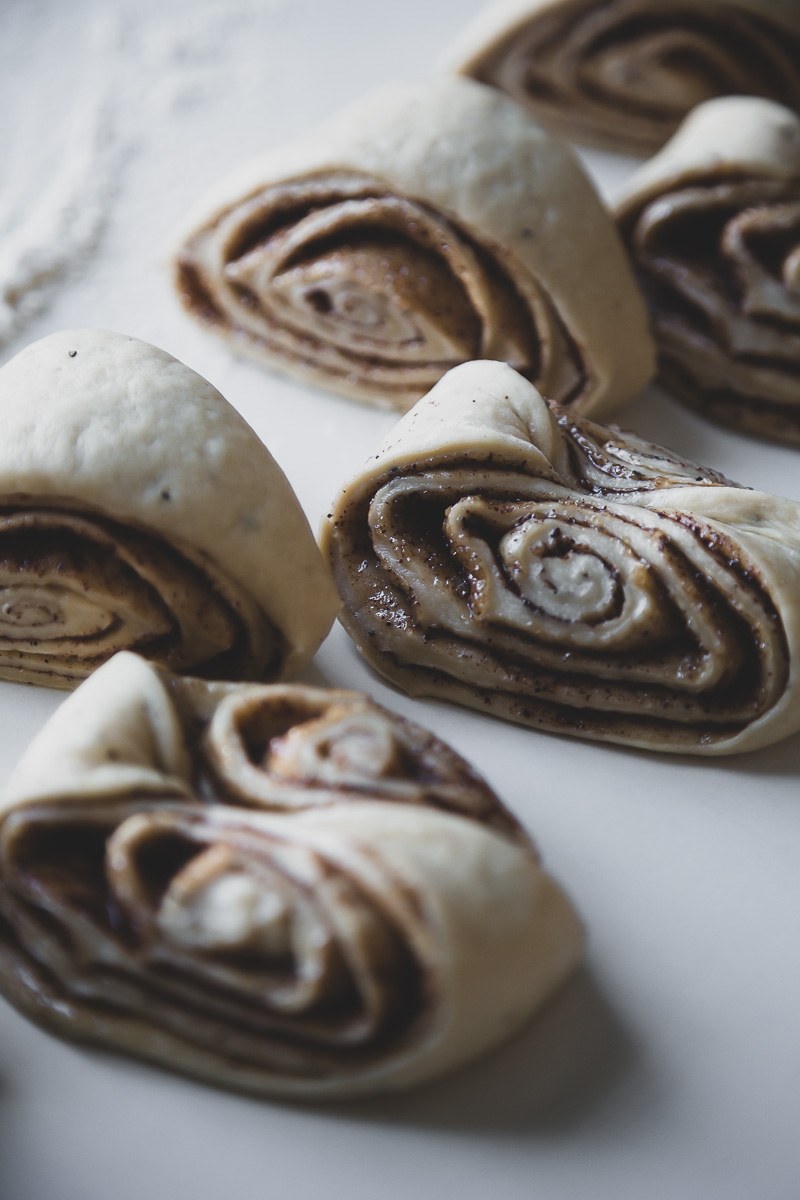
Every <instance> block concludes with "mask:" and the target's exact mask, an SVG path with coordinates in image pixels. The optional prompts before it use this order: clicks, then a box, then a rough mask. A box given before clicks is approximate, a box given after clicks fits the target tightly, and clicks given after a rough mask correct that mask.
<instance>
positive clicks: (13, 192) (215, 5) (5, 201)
mask: <svg viewBox="0 0 800 1200" xmlns="http://www.w3.org/2000/svg"><path fill="white" fill-rule="evenodd" d="M290 3H291V0H260V3H259V5H258V7H257V9H254V6H253V3H252V0H206V3H204V4H203V5H197V6H196V7H194V6H187V5H184V4H181V5H178V6H174V5H171V4H163V3H161V4H158V3H152V4H144V5H141V6H139V5H138V4H136V5H131V4H129V3H121V2H118V3H116V4H115V3H113V2H112V3H109V4H108V6H101V5H98V4H96V3H93V4H83V5H82V4H81V3H80V0H79V2H78V3H77V4H76V5H75V6H74V7H73V6H72V4H68V5H66V6H63V7H61V6H60V5H59V4H56V3H49V4H48V3H40V4H38V5H37V0H31V4H32V5H33V6H34V7H36V8H37V12H36V13H34V12H33V11H32V10H30V9H29V10H28V13H29V18H33V17H34V16H37V17H38V19H39V21H40V24H39V25H38V27H37V28H38V31H39V34H38V38H37V42H36V43H35V45H34V46H33V48H32V50H33V57H34V60H35V61H34V62H32V63H30V64H28V67H27V77H28V78H34V77H35V78H37V80H39V81H41V80H47V81H48V83H49V86H48V87H47V88H45V89H41V88H40V90H39V91H37V92H35V93H34V92H33V91H32V90H30V89H29V88H27V87H26V86H25V85H24V83H23V84H22V85H21V86H18V88H17V90H16V91H14V92H11V94H10V95H9V96H8V98H7V99H6V98H5V97H4V96H3V94H2V92H0V109H3V108H5V117H6V119H7V120H9V129H8V134H7V136H6V134H5V131H4V132H3V136H4V141H5V142H6V145H5V146H4V158H5V163H4V171H3V174H2V178H0V351H2V350H3V349H4V348H5V347H6V346H7V345H8V344H9V343H10V342H11V341H13V340H14V339H15V338H17V337H18V336H19V335H20V333H21V331H22V330H23V329H24V327H25V325H26V324H27V323H28V322H29V321H31V320H32V319H33V318H34V317H36V316H38V315H39V314H40V313H41V312H42V311H43V310H45V309H46V308H47V306H48V304H49V303H50V302H51V301H52V299H53V296H54V294H55V292H56V290H57V289H58V288H60V287H62V286H63V285H64V284H65V282H66V281H67V280H68V279H69V278H70V277H74V276H76V275H77V274H79V273H80V272H81V271H82V270H83V269H84V268H85V267H86V265H87V264H88V263H89V262H90V261H91V259H92V256H93V254H94V252H95V250H96V249H97V248H98V246H99V245H100V243H101V241H102V238H103V234H104V231H105V227H106V224H107V221H108V217H109V215H110V213H111V212H112V210H113V205H114V202H115V197H116V194H117V192H118V189H119V186H120V181H121V179H122V177H123V173H124V171H125V170H126V169H127V168H128V166H129V165H130V160H131V159H132V158H134V157H135V156H136V154H137V153H138V151H139V150H140V149H141V147H142V144H143V141H145V140H146V139H147V138H148V137H152V136H153V131H161V133H162V134H163V131H164V130H165V127H166V126H167V125H168V124H169V122H170V121H171V120H174V119H175V118H176V117H178V116H179V115H180V114H181V112H185V111H186V110H187V109H192V108H194V107H197V106H198V105H201V104H203V103H205V102H207V100H208V97H209V94H210V93H211V94H213V92H214V90H215V89H220V88H224V87H226V86H227V87H229V86H230V77H229V75H227V76H226V73H227V72H229V71H230V65H229V60H228V57H227V56H226V54H225V53H224V51H225V49H226V46H227V43H228V42H229V41H230V40H231V39H234V38H236V37H239V38H241V36H242V34H243V33H244V34H245V36H246V35H247V33H248V29H249V27H250V26H251V25H252V23H253V21H254V20H255V19H256V17H257V20H258V22H260V23H261V26H262V27H263V24H264V21H265V20H267V21H269V20H270V19H274V18H275V17H277V16H278V15H279V14H280V13H281V12H282V11H284V10H287V9H288V8H289V6H290ZM295 3H297V0H295ZM20 11H21V10H20ZM23 32H25V31H23ZM11 35H13V28H12V30H11ZM11 35H10V36H9V37H8V38H7V39H6V44H5V46H4V47H2V46H0V68H2V67H3V65H4V63H3V58H4V56H5V57H6V61H7V62H8V63H9V64H10V66H11V67H12V68H14V67H15V66H17V63H16V62H15V61H14V58H13V56H14V54H15V50H14V46H13V44H12V43H13V36H11ZM76 39H79V40H80V42H81V45H82V53H81V56H80V61H81V63H82V64H83V76H81V75H80V74H78V69H77V68H76V67H74V66H71V63H70V55H69V47H70V46H71V45H72V44H74V42H75V40H76ZM23 46H24V49H25V53H28V51H29V50H30V49H31V46H30V42H29V41H25V40H23V37H22V34H20V41H19V46H18V47H17V53H20V54H21V51H22V48H23ZM87 47H88V49H87ZM4 52H5V55H4ZM76 60H77V56H76ZM87 61H89V62H91V64H92V68H91V71H89V72H87V71H86V70H85V63H86V62H87ZM76 76H77V77H76Z"/></svg>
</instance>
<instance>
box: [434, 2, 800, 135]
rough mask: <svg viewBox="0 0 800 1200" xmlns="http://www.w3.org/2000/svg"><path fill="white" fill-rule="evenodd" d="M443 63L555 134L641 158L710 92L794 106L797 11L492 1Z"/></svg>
mask: <svg viewBox="0 0 800 1200" xmlns="http://www.w3.org/2000/svg"><path fill="white" fill-rule="evenodd" d="M448 62H449V64H450V65H451V66H453V67H455V68H456V69H458V70H460V71H463V72H464V73H465V74H467V75H471V76H473V77H474V78H475V79H479V80H481V81H482V82H484V83H488V84H491V85H492V86H494V87H497V88H499V89H501V90H502V91H504V92H506V93H508V94H509V95H510V96H512V97H513V98H514V99H515V100H518V101H519V102H520V103H522V104H524V105H525V106H526V107H528V108H529V109H530V110H531V111H532V112H533V113H534V114H535V115H536V117H537V118H538V119H539V120H541V121H543V122H544V123H545V124H547V125H548V126H550V127H552V128H554V129H555V130H556V131H557V132H559V133H562V134H563V135H565V136H566V137H569V138H573V139H575V140H577V141H587V142H592V143H595V144H599V145H602V146H607V147H609V148H611V149H614V150H621V151H624V152H627V153H631V154H645V155H646V154H649V153H651V152H652V151H654V150H657V149H658V148H659V146H662V145H663V144H664V142H665V141H666V140H667V138H669V137H671V135H672V134H673V133H674V132H675V130H676V128H677V127H678V125H679V124H680V122H681V121H682V120H683V118H684V117H685V116H686V114H687V113H688V112H689V111H690V109H692V108H693V107H694V106H695V105H697V104H701V103H703V102H704V101H706V100H711V99H712V98H713V97H715V96H728V95H743V96H761V97H764V98H766V99H769V100H775V101H777V102H779V103H781V104H786V105H788V106H789V107H792V108H796V109H800V6H798V4H797V2H796V0H498V2H496V3H494V4H490V5H489V7H488V8H487V9H485V10H484V11H483V12H482V13H480V14H479V16H478V17H477V19H476V20H475V21H474V22H473V24H472V25H471V26H470V27H469V28H468V29H467V30H466V31H465V32H464V34H463V35H462V36H461V38H460V39H459V40H458V42H457V44H456V45H455V46H454V47H453V49H452V50H451V51H450V53H449V55H448Z"/></svg>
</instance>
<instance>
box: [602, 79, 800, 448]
mask: <svg viewBox="0 0 800 1200" xmlns="http://www.w3.org/2000/svg"><path fill="white" fill-rule="evenodd" d="M618 215H619V221H620V228H621V230H622V232H623V235H624V237H625V240H626V242H627V244H628V246H629V249H630V253H631V258H632V261H633V263H634V266H635V269H636V271H637V274H638V275H639V278H640V280H641V283H642V287H643V290H644V292H645V295H646V297H647V299H648V302H649V305H650V310H651V316H652V325H653V331H654V333H655V337H656V342H657V345H658V349H659V356H660V373H661V377H662V379H663V381H664V384H665V386H666V387H667V388H668V389H669V390H671V391H673V392H675V394H676V395H677V396H679V397H680V398H681V399H683V400H685V401H686V403H687V404H689V405H691V406H692V407H695V408H697V409H699V411H700V412H702V413H704V414H705V415H706V416H708V417H710V418H711V419H713V420H717V421H720V422H722V423H723V424H726V425H731V426H733V427H734V428H737V429H741V430H743V431H745V432H748V433H753V434H756V435H758V436H761V437H771V438H774V439H776V440H778V441H785V442H790V443H793V444H795V445H797V444H800V389H799V388H798V377H800V117H797V116H795V115H794V113H791V112H789V111H788V110H787V109H785V108H782V107H780V106H779V105H776V104H770V103H769V102H768V101H765V100H755V99H742V98H730V99H725V100H714V101H712V102H710V103H709V104H706V105H703V106H702V107H701V108H698V109H697V111H696V112H694V113H693V114H692V115H691V117H690V118H689V119H688V120H687V121H686V123H685V125H684V126H683V127H682V128H681V130H680V131H679V133H677V134H676V136H675V137H674V138H673V140H672V141H671V142H670V143H669V145H667V146H665V148H664V150H663V151H662V152H661V154H659V155H658V156H657V157H656V158H655V159H653V160H652V161H651V162H650V163H647V164H646V165H645V166H644V167H643V168H642V170H641V171H640V172H639V173H638V174H637V175H635V176H634V177H633V179H632V180H631V181H630V183H629V185H628V186H627V187H626V191H625V196H624V198H622V199H621V200H620V202H619V207H618Z"/></svg>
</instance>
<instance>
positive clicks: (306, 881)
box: [0, 654, 582, 1099]
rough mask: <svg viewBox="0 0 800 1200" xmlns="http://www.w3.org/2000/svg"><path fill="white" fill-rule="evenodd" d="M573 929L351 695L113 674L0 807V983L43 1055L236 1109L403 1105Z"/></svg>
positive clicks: (435, 754)
mask: <svg viewBox="0 0 800 1200" xmlns="http://www.w3.org/2000/svg"><path fill="white" fill-rule="evenodd" d="M581 949H582V931H581V927H580V924H579V922H578V920H577V918H576V916H575V914H574V912H573V910H572V908H571V907H570V905H569V902H568V901H567V899H566V898H565V896H564V895H563V893H562V892H561V891H560V889H559V888H558V887H557V885H556V884H555V883H554V882H553V881H552V880H551V879H550V878H549V877H548V876H547V875H546V874H545V873H544V872H543V871H542V869H541V866H540V864H539V860H538V856H537V854H536V851H535V849H534V848H533V846H532V845H531V843H530V842H529V841H528V839H527V838H526V836H525V835H524V833H523V832H522V830H521V828H520V826H519V825H518V823H517V822H516V821H515V819H514V818H513V817H512V816H511V815H510V814H509V813H508V812H507V811H506V810H505V809H504V808H503V807H502V805H501V804H500V802H499V801H498V800H497V798H496V797H495V796H494V794H493V793H492V792H491V791H490V789H489V788H488V787H487V785H486V784H485V783H484V782H483V781H482V780H481V779H480V778H478V777H477V776H476V775H475V773H474V772H473V771H472V770H471V769H470V768H469V767H468V766H467V764H466V763H465V762H464V761H463V760H462V759H460V758H459V757H458V756H457V755H456V754H454V752H453V751H451V750H450V749H449V748H448V747H446V746H444V745H443V744H442V743H441V742H439V741H438V740H437V739H436V738H434V737H433V736H432V735H430V734H427V733H426V732H425V731H424V730H421V729H420V728H419V727H417V726H415V725H412V724H410V723H409V722H406V721H404V720H402V719H401V718H397V717H394V716H392V715H391V714H390V713H388V712H386V711H385V710H383V709H380V708H377V707H376V706H374V705H372V704H371V703H370V702H369V701H368V700H367V698H366V697H364V696H361V695H359V694H358V693H352V692H335V691H332V692H326V691H322V690H319V689H312V688H306V687H302V686H297V685H295V686H290V685H275V686H271V687H269V686H257V685H239V686H234V685H224V684H203V683H200V682H199V681H197V680H187V679H177V678H175V677H169V676H166V675H161V676H160V675H159V673H158V672H157V671H155V670H154V669H153V667H152V666H150V665H149V664H147V663H146V662H145V661H144V660H142V659H141V658H138V657H137V656H135V655H131V654H121V655H118V656H117V657H116V658H114V659H112V660H111V661H110V662H109V663H107V664H105V666H103V667H101V668H100V669H99V671H97V672H96V673H95V675H93V676H92V677H91V679H89V680H88V681H87V682H86V683H85V684H84V685H83V686H82V687H81V688H80V689H78V691H77V692H76V693H75V694H74V696H71V697H70V698H69V700H68V701H67V702H66V704H65V705H64V706H63V707H62V708H61V709H60V710H59V712H57V713H56V715H55V716H54V718H53V719H52V720H51V722H50V723H49V724H48V725H47V726H46V727H45V729H44V730H43V731H42V733H41V734H40V735H39V737H38V738H37V739H36V740H35V741H34V743H32V745H31V747H30V748H29V750H28V752H27V754H26V756H25V757H24V758H23V760H22V762H21V763H20V765H19V767H18V768H17V770H16V772H15V773H14V775H13V777H12V779H11V781H10V784H9V786H8V789H7V791H6V795H5V799H4V802H3V805H2V808H0V983H1V984H2V988H3V990H4V991H5V993H6V994H7V995H8V996H9V998H10V999H11V1000H12V1001H13V1002H14V1003H15V1004H16V1005H17V1006H18V1007H20V1008H21V1009H22V1010H23V1011H24V1012H26V1013H27V1014H29V1015H30V1016H32V1017H34V1018H35V1019H36V1020H38V1021H41V1022H42V1023H44V1024H46V1025H48V1026H49V1027H51V1028H53V1029H55V1031H56V1032H59V1033H62V1034H66V1035H68V1036H71V1037H77V1038H80V1039H85V1040H88V1041H93V1042H99V1043H101V1044H104V1045H108V1046H111V1047H114V1048H117V1049H122V1050H125V1051H127V1052H130V1053H133V1054H137V1055H141V1056H143V1057H145V1058H149V1059H154V1060H155V1061H157V1062H159V1063H161V1064H162V1065H166V1066H170V1067H173V1068H176V1069H179V1070H182V1071H185V1072H187V1073H189V1074H192V1075H196V1076H199V1077H201V1078H203V1079H207V1080H209V1081H211V1082H215V1083H219V1084H222V1085H225V1086H231V1087H237V1088H242V1089H245V1090H248V1091H253V1092H258V1093H264V1094H275V1095H285V1096H290V1097H295V1098H308V1099H312V1098H314V1099H324V1098H331V1097H340V1096H350V1095H358V1094H362V1093H367V1092H372V1091H381V1090H385V1089H391V1088H396V1087H402V1086H407V1085H410V1084H412V1083H417V1082H420V1081H422V1080H423V1079H427V1078H430V1077H433V1076H435V1075H438V1074H440V1073H441V1072H443V1071H445V1070H447V1069H449V1068H450V1067H452V1066H455V1065H456V1064H457V1063H459V1062H461V1061H463V1060H466V1059H469V1058H472V1057H473V1056H475V1055H477V1054H479V1053H481V1052H482V1051H484V1050H486V1049H488V1048H489V1047H490V1046H492V1045H493V1044H494V1043H496V1042H498V1041H500V1040H501V1039H503V1038H505V1037H507V1036H508V1035H509V1034H510V1033H511V1032H513V1030H515V1029H516V1028H517V1027H518V1026H519V1025H521V1024H522V1023H523V1022H524V1021H525V1020H526V1019H527V1018H528V1017H529V1016H530V1014H531V1013H532V1012H533V1010H534V1009H535V1008H536V1007H537V1006H538V1005H539V1004H540V1003H541V1002H542V1001H543V1000H544V998H545V997H546V996H548V995H549V994H550V993H551V992H552V991H553V990H554V989H555V987H556V986H557V985H558V984H559V983H560V982H561V981H562V980H563V979H564V978H565V976H566V975H567V974H568V973H569V971H570V970H571V969H572V968H573V966H574V965H575V963H576V962H577V960H578V958H579V957H580V954H581Z"/></svg>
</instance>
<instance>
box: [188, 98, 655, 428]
mask: <svg viewBox="0 0 800 1200" xmlns="http://www.w3.org/2000/svg"><path fill="white" fill-rule="evenodd" d="M175 278H176V285H177V288H178V293H179V295H180V298H181V300H182V302H183V304H184V306H185V307H186V309H187V310H188V312H189V313H191V314H192V315H193V316H194V317H196V318H197V319H198V320H200V321H201V322H202V323H203V324H204V325H206V326H207V327H208V328H209V329H211V330H213V331H214V332H216V333H218V334H220V335H221V336H223V337H224V338H226V339H227V340H228V341H229V342H230V343H231V344H232V345H233V346H234V347H235V348H236V349H238V350H241V351H242V352H245V353H248V354H253V355H255V356H256V357H257V358H259V359H262V360H263V361H265V362H267V363H268V364H270V365H273V366H277V367H279V368H281V369H283V370H286V371H289V372H291V373H292V374H294V375H297V376H298V377H300V378H301V379H304V380H308V381H310V382H312V383H316V384H320V385H322V386H323V387H327V388H330V389H331V390H333V391H336V392H340V393H341V394H343V395H345V396H349V397H352V398H355V399H358V400H363V401H368V402H370V403H373V404H377V405H381V406H383V407H390V408H395V409H398V410H400V411H404V410H406V409H408V408H409V407H410V406H411V405H412V404H413V403H414V402H415V401H416V400H418V399H419V397H420V396H422V395H423V394H424V393H425V392H426V391H428V389H429V388H430V387H432V386H433V384H434V383H435V382H436V381H437V379H439V378H440V377H441V375H442V374H444V372H445V371H446V370H447V369H448V368H449V367H452V366H454V365H455V364H457V363H460V362H462V361H465V360H468V359H473V358H495V359H500V360H503V361H507V362H509V363H511V364H512V365H513V366H514V367H516V368H517V369H518V370H520V371H521V372H522V373H523V374H524V375H526V376H527V377H528V378H530V379H532V380H534V381H535V382H536V384H537V386H538V387H539V388H540V389H541V390H542V391H543V393H544V394H546V395H547V396H548V397H553V398H555V399H557V400H559V401H560V402H561V403H564V404H569V405H570V406H572V407H574V408H575V409H579V410H581V411H586V410H589V409H591V410H592V411H597V410H604V409H607V408H611V407H613V406H615V405H618V404H621V403H624V402H625V401H627V400H628V399H630V398H631V397H632V396H633V395H634V394H635V392H636V391H637V390H638V389H639V388H640V387H641V386H643V384H644V383H646V382H647V380H648V379H649V378H650V376H651V374H652V372H653V369H654V357H653V348H652V342H651V339H650V337H649V334H648V332H647V323H646V316H645V312H644V308H643V305H642V302H641V298H640V296H639V295H638V291H637V289H636V286H635V283H634V281H633V278H632V275H631V272H630V268H629V265H628V263H627V261H626V256H625V254H624V250H623V248H622V247H621V245H620V244H619V238H618V235H617V233H616V230H615V229H614V228H613V221H609V219H608V214H607V213H606V212H605V210H604V208H603V206H602V205H601V203H600V201H599V199H598V197H597V195H596V193H595V191H594V189H593V186H592V184H591V183H590V182H589V180H588V178H587V176H586V175H585V173H584V172H583V170H582V168H581V167H580V165H579V163H578V161H577V159H576V158H575V156H574V155H573V154H572V152H571V151H570V150H569V149H568V148H567V147H565V146H563V145H562V144H560V143H558V142H556V141H554V140H553V139H552V138H551V137H549V136H548V135H547V134H545V133H543V132H541V130H540V129H539V128H538V127H537V126H536V125H535V124H534V123H533V122H532V121H531V120H530V119H529V118H528V117H527V116H526V114H525V113H523V112H522V111H521V110H520V109H519V108H518V106H516V105H514V104H511V103H510V102H509V101H507V100H506V99H505V98H504V97H502V96H500V95H499V94H498V93H496V92H493V91H492V90H491V89H488V88H483V87H480V86H479V85H477V84H474V83H472V82H471V81H469V80H463V79H441V80H439V81H437V82H435V83H432V84H428V85H425V86H420V87H391V88H388V89H384V90H382V91H380V92H378V93H377V94H371V95H369V96H367V97H365V98H364V99H363V100H361V101H359V102H358V103H356V104H354V105H352V106H351V107H349V108H347V109H346V110H344V111H343V112H342V113H341V114H339V115H338V116H337V117H336V118H334V119H333V120H332V121H329V122H328V123H327V124H326V125H324V126H323V127H320V128H319V129H318V130H317V131H315V132H313V133H311V134H310V135H309V136H308V137H307V138H305V139H304V140H303V141H300V142H298V143H296V144H295V145H293V146H289V147H286V148H284V149H279V150H275V151H273V152H271V153H269V154H267V155H266V156H265V157H264V158H262V159H260V160H259V161H257V162H255V163H253V164H251V165H250V166H249V167H248V168H246V169H245V170H244V171H242V172H240V173H239V174H238V175H237V176H236V177H235V178H234V179H232V180H230V181H229V182H228V183H226V184H225V185H223V187H222V188H221V189H218V190H217V191H216V192H215V193H214V195H212V196H211V197H209V198H208V200H206V201H205V202H203V204H202V205H201V207H200V209H199V211H198V212H196V213H195V214H194V215H193V216H192V217H191V218H190V219H189V221H188V231H187V233H186V234H185V236H184V237H183V240H182V243H181V246H180V249H179V251H178V253H177V256H176V263H175Z"/></svg>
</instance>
